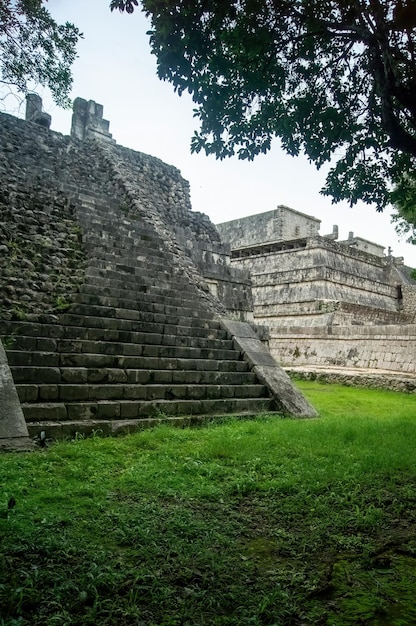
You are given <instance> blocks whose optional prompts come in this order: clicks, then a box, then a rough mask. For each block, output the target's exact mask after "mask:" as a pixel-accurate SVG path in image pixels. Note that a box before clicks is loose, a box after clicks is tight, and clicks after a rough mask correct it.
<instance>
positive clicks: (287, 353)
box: [269, 324, 416, 374]
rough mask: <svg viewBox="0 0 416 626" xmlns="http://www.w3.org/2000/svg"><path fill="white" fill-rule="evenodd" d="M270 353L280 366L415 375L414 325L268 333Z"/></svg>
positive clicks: (415, 339) (415, 338)
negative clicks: (344, 368) (381, 370)
mask: <svg viewBox="0 0 416 626" xmlns="http://www.w3.org/2000/svg"><path fill="white" fill-rule="evenodd" d="M269 347H270V351H271V353H272V354H273V356H274V358H275V359H276V360H277V361H278V362H279V363H282V364H283V366H303V365H307V366H339V367H351V368H356V367H360V368H370V369H383V370H391V371H395V372H403V373H414V374H416V359H415V354H416V325H415V324H408V325H389V326H313V327H308V328H307V327H295V326H292V327H288V328H285V327H281V328H278V329H271V331H270V339H269Z"/></svg>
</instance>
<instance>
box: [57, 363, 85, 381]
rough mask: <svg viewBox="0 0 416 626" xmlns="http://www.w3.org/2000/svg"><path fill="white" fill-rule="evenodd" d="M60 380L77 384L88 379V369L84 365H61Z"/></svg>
mask: <svg viewBox="0 0 416 626" xmlns="http://www.w3.org/2000/svg"><path fill="white" fill-rule="evenodd" d="M61 374H62V382H65V383H72V384H79V383H86V382H87V380H88V370H87V369H86V368H85V367H63V368H62V369H61Z"/></svg>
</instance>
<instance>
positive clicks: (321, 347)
mask: <svg viewBox="0 0 416 626" xmlns="http://www.w3.org/2000/svg"><path fill="white" fill-rule="evenodd" d="M319 225H320V220H318V219H316V218H314V217H312V216H310V215H305V214H303V213H300V212H298V211H294V210H292V209H290V208H288V207H286V206H279V207H277V209H276V210H274V211H268V212H266V213H261V214H259V215H252V216H250V217H245V218H242V219H237V220H233V221H230V222H225V223H223V224H219V225H218V226H217V229H218V231H219V233H220V234H221V237H222V239H223V240H224V241H226V242H229V243H230V246H231V266H232V267H234V268H239V269H241V270H245V271H249V272H250V275H251V278H252V281H253V298H254V321H255V322H256V324H260V325H264V326H267V327H268V329H269V333H270V338H269V346H270V350H271V353H272V355H273V356H274V357H275V358H276V359H277V360H278V361H279V363H281V364H282V365H283V367H285V369H287V370H290V369H296V368H298V369H299V368H300V369H302V370H305V371H309V372H312V373H314V375H315V374H316V372H317V371H318V372H319V370H320V368H321V369H323V368H326V369H328V368H344V369H345V368H354V369H355V368H362V369H364V370H368V369H371V370H375V372H377V371H379V372H381V371H383V370H388V371H389V372H394V373H396V374H397V375H401V376H406V375H407V376H410V375H412V376H413V378H414V375H415V374H416V358H415V355H416V281H415V280H414V279H412V277H411V268H409V267H406V266H405V265H404V263H403V259H401V258H394V257H393V256H391V254H390V251H389V253H388V255H387V256H385V255H384V248H383V247H382V246H379V245H377V244H375V243H372V242H370V241H366V240H365V239H362V238H360V237H354V234H353V233H350V234H349V237H348V239H347V240H346V241H339V240H338V228H337V227H336V226H334V229H333V232H332V233H331V234H329V235H325V236H321V235H319ZM409 385H410V386H411V385H412V384H411V383H409V382H406V381H401V383H400V384H399V385H398V387H397V388H402V389H406V388H409ZM412 388H413V389H415V388H416V386H415V385H413V387H412Z"/></svg>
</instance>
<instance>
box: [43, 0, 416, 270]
mask: <svg viewBox="0 0 416 626" xmlns="http://www.w3.org/2000/svg"><path fill="white" fill-rule="evenodd" d="M108 5H109V0H49V2H48V8H49V10H50V11H51V12H52V14H53V16H54V17H55V19H56V20H57V21H58V22H63V21H70V22H73V23H74V24H76V25H77V26H78V28H80V30H81V31H82V32H83V33H84V39H83V40H82V41H81V43H80V45H79V48H78V54H79V58H78V59H77V61H76V62H75V64H74V67H73V76H74V83H73V91H72V98H73V99H74V98H76V97H77V96H80V97H82V98H85V99H87V100H95V101H96V102H98V103H100V104H102V105H103V106H104V118H105V119H108V120H110V132H111V133H112V135H113V137H114V139H115V140H116V141H117V143H118V144H121V145H123V146H127V147H129V148H132V149H134V150H138V151H140V152H145V153H147V154H151V155H153V156H156V157H158V158H160V159H162V160H163V161H165V162H166V163H169V164H171V165H174V166H176V167H177V168H179V169H180V170H181V173H182V176H183V177H184V178H185V179H187V180H188V181H189V182H190V185H191V199H192V206H193V209H194V210H196V211H201V212H203V213H206V214H207V215H209V217H210V218H211V220H212V221H213V222H214V223H220V222H224V221H227V220H231V219H236V218H238V217H243V216H246V215H252V214H254V213H261V212H263V211H270V210H272V209H275V208H276V207H277V205H279V204H285V205H287V206H290V207H291V208H293V209H296V210H297V211H302V212H303V213H307V214H309V215H313V216H314V217H317V218H318V219H320V220H322V224H321V230H320V232H321V234H322V235H324V234H327V233H329V232H332V227H333V225H334V224H337V225H338V226H339V235H340V239H347V237H348V233H349V232H350V231H353V232H354V235H356V236H360V237H363V238H365V239H369V240H370V241H374V242H376V243H379V244H381V245H383V246H385V248H386V252H387V248H388V246H391V248H392V250H393V255H394V256H396V257H397V256H403V257H404V259H405V263H406V264H407V265H410V266H412V267H415V266H416V246H412V245H410V244H407V243H405V241H404V239H402V240H400V239H399V237H398V235H397V234H396V232H395V230H394V226H393V225H392V224H391V223H390V216H389V214H387V213H384V214H379V213H377V212H376V211H375V209H374V208H372V207H369V206H367V205H364V204H360V205H356V206H355V207H353V208H350V207H349V206H348V205H347V204H346V203H340V204H335V205H332V204H331V199H330V198H327V197H325V196H322V195H320V194H319V190H320V189H321V187H322V186H323V185H324V180H325V174H324V172H322V171H320V172H318V171H317V170H316V169H315V167H314V165H312V164H309V163H308V162H307V160H306V159H305V158H304V157H298V158H292V157H289V156H287V155H285V153H283V152H282V151H281V150H280V148H279V145H278V142H277V141H276V142H275V145H274V146H273V148H272V150H271V151H270V152H269V153H268V154H267V155H261V156H259V157H256V159H255V160H254V161H251V162H247V161H239V160H238V159H237V158H232V159H228V160H224V161H217V160H216V159H215V157H213V156H210V157H206V156H205V155H203V154H201V153H200V154H198V155H195V154H194V155H191V153H190V140H191V136H192V134H193V131H194V130H195V129H196V128H197V121H196V120H195V119H194V118H193V104H192V101H191V98H190V97H189V96H185V95H183V96H182V97H179V96H178V95H177V94H175V93H174V91H173V87H172V85H171V84H170V83H165V82H161V81H160V80H159V79H158V78H157V76H156V58H155V57H154V56H153V55H151V54H150V47H149V43H148V36H147V35H146V31H147V30H149V24H148V23H147V21H146V19H145V17H144V15H143V14H142V13H141V12H140V11H138V10H136V11H135V13H134V14H133V15H127V14H120V13H119V12H118V11H117V12H113V13H111V12H110V10H109V8H108ZM39 93H41V92H39ZM41 95H43V98H44V108H45V110H46V111H48V112H49V113H50V114H51V115H52V129H53V130H56V131H59V132H62V133H64V134H69V132H70V124H71V112H70V111H63V110H62V109H59V108H58V107H56V106H54V105H53V104H52V103H51V101H50V100H49V99H48V97H47V95H45V94H41Z"/></svg>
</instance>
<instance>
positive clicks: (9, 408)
mask: <svg viewBox="0 0 416 626" xmlns="http://www.w3.org/2000/svg"><path fill="white" fill-rule="evenodd" d="M33 448H34V443H33V441H32V440H31V439H30V438H29V433H28V430H27V425H26V421H25V418H24V415H23V411H22V407H21V406H20V401H19V397H18V395H17V391H16V387H15V385H14V381H13V377H12V374H11V371H10V367H9V364H8V361H7V356H6V353H5V351H4V348H3V344H2V342H1V341H0V452H8V451H10V452H11V451H22V452H23V451H24V452H27V451H29V450H33Z"/></svg>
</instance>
